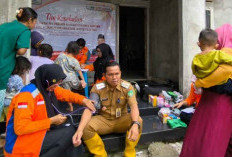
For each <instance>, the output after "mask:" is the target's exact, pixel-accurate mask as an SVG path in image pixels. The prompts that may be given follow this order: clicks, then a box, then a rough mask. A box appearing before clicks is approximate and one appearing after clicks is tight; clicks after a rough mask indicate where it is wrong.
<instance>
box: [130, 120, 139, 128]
mask: <svg viewBox="0 0 232 157" xmlns="http://www.w3.org/2000/svg"><path fill="white" fill-rule="evenodd" d="M134 124H137V125H138V129H140V127H141V124H140V123H139V122H138V121H132V123H131V127H132V125H134Z"/></svg>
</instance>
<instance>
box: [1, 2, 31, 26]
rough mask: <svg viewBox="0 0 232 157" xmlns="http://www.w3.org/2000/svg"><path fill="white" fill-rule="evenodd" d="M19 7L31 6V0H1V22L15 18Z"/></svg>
mask: <svg viewBox="0 0 232 157" xmlns="http://www.w3.org/2000/svg"><path fill="white" fill-rule="evenodd" d="M19 7H31V0H1V5H0V24H1V23H4V22H10V21H12V20H14V19H15V16H16V10H17V9H18V8H19Z"/></svg>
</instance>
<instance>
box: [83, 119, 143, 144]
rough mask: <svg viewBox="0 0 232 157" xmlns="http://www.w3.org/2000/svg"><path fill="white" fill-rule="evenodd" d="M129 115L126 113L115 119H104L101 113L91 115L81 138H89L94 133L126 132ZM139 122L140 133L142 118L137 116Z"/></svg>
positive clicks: (129, 123) (128, 126)
mask: <svg viewBox="0 0 232 157" xmlns="http://www.w3.org/2000/svg"><path fill="white" fill-rule="evenodd" d="M131 122H132V119H131V115H130V114H126V115H124V116H121V117H119V118H117V119H113V120H110V119H106V118H105V117H103V116H102V115H97V116H93V117H92V119H91V120H90V122H89V123H88V125H87V126H86V127H85V129H84V131H83V139H84V141H85V140H89V139H91V138H92V137H93V136H94V135H95V134H96V133H97V134H99V135H106V134H110V133H126V132H127V131H128V130H129V129H130V126H131ZM139 122H140V124H141V127H140V133H141V132H142V119H141V118H140V117H139Z"/></svg>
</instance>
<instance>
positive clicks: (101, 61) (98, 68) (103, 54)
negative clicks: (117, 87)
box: [82, 43, 114, 83]
mask: <svg viewBox="0 0 232 157" xmlns="http://www.w3.org/2000/svg"><path fill="white" fill-rule="evenodd" d="M96 50H97V55H98V58H97V59H96V61H95V62H94V63H93V64H91V65H82V68H85V69H89V70H90V71H95V74H94V83H98V82H102V81H104V80H105V77H104V76H103V73H104V69H105V65H106V63H108V62H109V61H113V60H114V55H113V52H112V50H111V48H110V46H109V45H108V44H105V43H102V44H100V45H98V46H97V47H96Z"/></svg>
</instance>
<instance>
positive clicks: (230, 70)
mask: <svg viewBox="0 0 232 157" xmlns="http://www.w3.org/2000/svg"><path fill="white" fill-rule="evenodd" d="M216 32H217V33H218V44H219V49H221V50H223V51H224V52H226V53H228V54H230V55H232V26H231V25H229V24H224V25H223V26H221V27H219V28H218V29H216ZM231 76H232V66H231V65H226V64H221V65H219V67H218V68H217V69H216V70H215V71H214V72H213V73H212V74H210V75H209V76H208V77H206V78H204V79H200V80H197V81H196V82H195V85H196V86H197V87H203V88H204V89H203V94H202V97H201V100H200V102H199V105H198V107H197V109H196V111H195V113H194V115H193V118H192V120H191V122H190V125H189V127H188V130H187V132H186V135H185V139H184V143H183V147H182V151H181V155H180V157H196V156H197V157H224V156H225V157H231V156H232V100H231V95H227V94H218V93H216V92H215V85H217V84H220V83H221V82H223V81H224V80H227V79H228V78H231ZM213 86H214V87H213Z"/></svg>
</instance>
